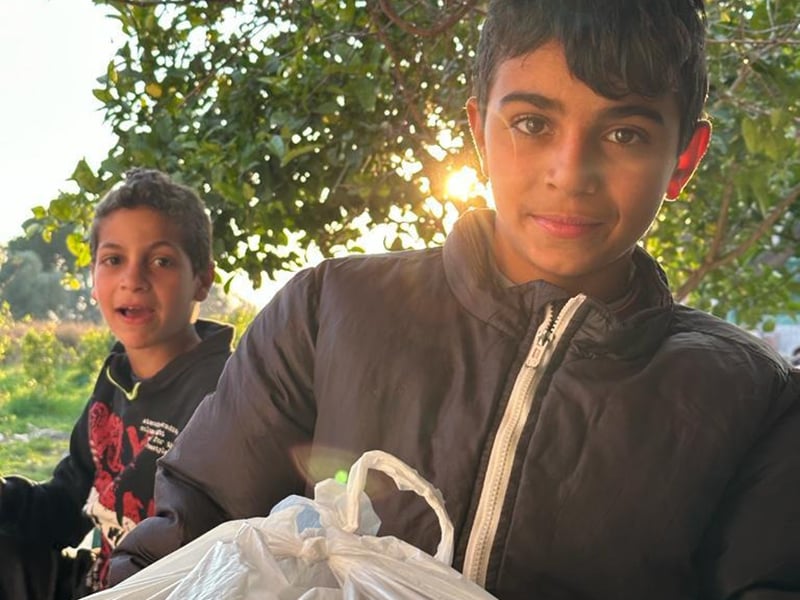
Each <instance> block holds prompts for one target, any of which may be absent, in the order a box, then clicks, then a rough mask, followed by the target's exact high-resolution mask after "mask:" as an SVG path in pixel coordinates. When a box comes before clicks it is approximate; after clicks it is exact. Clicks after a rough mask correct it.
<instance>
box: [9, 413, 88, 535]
mask: <svg viewBox="0 0 800 600" xmlns="http://www.w3.org/2000/svg"><path fill="white" fill-rule="evenodd" d="M87 427H88V405H87V408H86V409H84V412H83V414H82V415H81V417H80V419H79V420H78V422H77V423H76V425H75V427H74V428H73V430H72V436H71V438H70V449H69V454H67V456H65V457H64V458H63V459H62V460H61V461H60V462H59V463H58V465H57V466H56V468H55V470H54V471H53V476H52V478H51V479H50V480H48V481H46V482H44V483H34V482H33V481H31V480H29V479H27V478H25V477H18V476H12V477H6V478H5V479H2V480H0V531H2V532H3V533H4V534H6V535H11V536H13V537H16V538H19V539H24V540H27V541H29V542H32V543H34V544H37V545H43V546H48V547H52V548H63V547H65V546H75V545H77V544H78V543H80V541H81V540H82V539H83V537H84V536H85V535H86V534H87V533H88V532H89V530H90V529H91V528H92V521H91V520H90V519H89V518H88V517H87V516H86V515H84V514H83V505H84V503H85V502H86V498H87V497H88V495H89V490H90V489H91V485H92V479H93V477H94V464H93V462H92V458H91V453H90V450H89V437H88V435H87Z"/></svg>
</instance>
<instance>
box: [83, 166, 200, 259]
mask: <svg viewBox="0 0 800 600" xmlns="http://www.w3.org/2000/svg"><path fill="white" fill-rule="evenodd" d="M139 206H147V207H150V208H152V209H154V210H157V211H158V212H160V213H162V214H163V215H164V216H166V217H167V218H168V219H169V220H170V221H171V222H172V223H174V224H175V225H177V226H178V228H179V229H180V231H181V240H180V244H181V247H182V248H183V250H184V251H185V252H186V254H187V255H188V256H189V259H190V261H191V264H192V271H193V272H194V274H195V275H196V274H197V273H201V272H203V271H205V270H206V268H208V265H209V263H210V262H211V261H212V260H213V257H212V253H211V245H212V227H211V219H210V218H209V216H208V214H207V213H206V209H205V205H204V204H203V201H202V200H200V197H199V196H198V195H197V193H195V191H194V190H192V189H191V188H189V187H187V186H185V185H181V184H179V183H175V182H174V181H172V179H170V177H169V176H168V175H166V174H165V173H162V172H161V171H158V170H156V169H143V168H135V169H131V170H130V171H128V172H127V173H126V174H125V180H124V181H123V183H122V184H121V185H120V186H118V187H115V188H114V189H113V190H111V191H110V192H108V194H106V195H105V196H104V197H103V199H102V200H101V201H100V202H99V203H98V204H97V206H96V208H95V212H94V219H93V220H92V226H91V229H90V231H89V248H90V250H91V253H92V257H93V258H94V256H95V254H96V252H97V244H98V233H99V228H100V224H101V223H102V221H103V219H104V218H105V217H107V216H108V215H110V214H111V213H113V212H114V211H117V210H119V209H121V208H136V207H139Z"/></svg>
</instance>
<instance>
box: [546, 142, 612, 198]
mask: <svg viewBox="0 0 800 600" xmlns="http://www.w3.org/2000/svg"><path fill="white" fill-rule="evenodd" d="M551 150H552V153H551V155H550V163H549V165H548V168H547V171H546V173H545V178H546V183H547V185H548V186H550V187H553V188H555V189H558V190H560V191H561V192H563V193H564V194H566V195H568V196H585V195H591V194H594V193H595V192H597V190H598V188H599V187H600V179H601V171H600V157H599V155H598V152H599V150H598V149H597V148H595V147H594V146H593V145H592V144H591V143H590V142H587V141H586V140H583V139H580V138H578V137H565V138H563V139H561V140H558V142H557V143H556V144H553V146H552V147H551Z"/></svg>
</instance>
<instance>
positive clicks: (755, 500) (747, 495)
mask: <svg viewBox="0 0 800 600" xmlns="http://www.w3.org/2000/svg"><path fill="white" fill-rule="evenodd" d="M787 395H788V396H789V398H788V401H789V408H788V410H786V411H785V412H784V413H783V414H782V416H781V417H780V418H778V420H777V421H776V422H775V423H774V424H773V425H772V427H771V428H769V429H768V430H767V433H766V435H764V436H762V438H761V439H760V441H759V442H757V443H756V445H755V446H754V447H753V448H752V449H751V451H750V453H749V455H748V457H747V460H746V461H745V463H744V464H743V465H742V467H741V468H740V470H739V472H738V474H737V476H736V478H735V480H734V481H733V482H732V484H731V485H730V486H729V488H728V493H727V494H726V498H725V501H724V502H723V504H722V506H721V507H720V510H719V511H718V513H717V518H716V520H715V522H714V523H713V524H712V527H711V528H710V530H709V532H708V533H707V535H706V544H705V546H706V552H707V556H708V557H709V558H710V560H709V561H708V563H707V564H706V565H705V568H704V575H705V578H706V587H707V588H708V590H709V593H708V595H707V596H704V597H709V598H719V599H725V600H729V599H734V598H736V599H737V600H768V599H772V598H774V599H776V600H777V599H778V598H780V599H781V600H790V599H792V598H794V599H798V600H800V371H795V372H794V380H793V381H790V384H789V385H788V386H787V387H786V389H785V390H784V392H783V394H782V397H781V398H780V400H781V401H782V402H779V404H783V405H785V404H786V400H787V398H786V397H787Z"/></svg>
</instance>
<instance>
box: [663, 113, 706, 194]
mask: <svg viewBox="0 0 800 600" xmlns="http://www.w3.org/2000/svg"><path fill="white" fill-rule="evenodd" d="M710 140H711V123H709V122H708V121H706V120H701V121H698V122H697V126H696V127H695V128H694V132H693V133H692V137H691V139H690V140H689V143H688V144H686V148H684V149H683V152H681V154H680V156H678V164H677V165H676V166H675V170H674V171H673V172H672V176H671V177H670V179H669V184H668V185H667V200H675V198H677V197H678V195H680V193H681V190H683V188H684V186H685V185H686V184H687V183H688V182H689V179H691V178H692V174H694V172H695V169H697V165H699V164H700V161H701V160H702V158H703V156H704V155H705V153H706V150H708V143H709V141H710Z"/></svg>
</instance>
